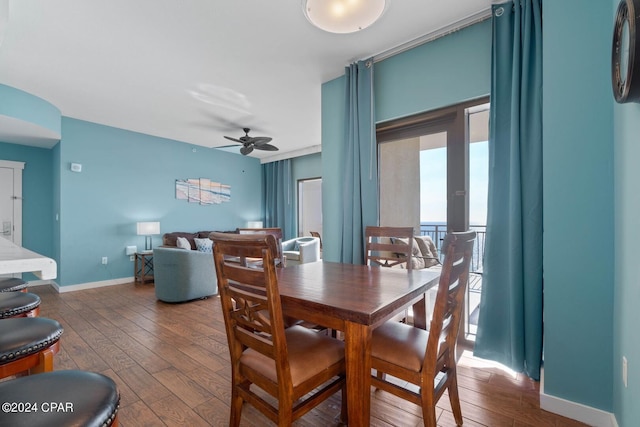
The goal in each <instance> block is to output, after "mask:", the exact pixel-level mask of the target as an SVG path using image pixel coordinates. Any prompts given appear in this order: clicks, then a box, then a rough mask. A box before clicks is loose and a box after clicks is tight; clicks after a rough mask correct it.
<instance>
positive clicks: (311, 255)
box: [282, 237, 320, 265]
mask: <svg viewBox="0 0 640 427" xmlns="http://www.w3.org/2000/svg"><path fill="white" fill-rule="evenodd" d="M282 253H283V255H284V256H285V258H286V260H287V264H288V265H297V264H306V263H308V262H316V261H320V239H318V238H317V237H296V238H295V239H290V240H285V241H284V242H282Z"/></svg>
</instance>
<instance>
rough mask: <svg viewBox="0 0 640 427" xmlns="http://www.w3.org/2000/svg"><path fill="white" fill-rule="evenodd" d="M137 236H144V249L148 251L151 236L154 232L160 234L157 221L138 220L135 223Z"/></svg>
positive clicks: (150, 246) (151, 243)
mask: <svg viewBox="0 0 640 427" xmlns="http://www.w3.org/2000/svg"><path fill="white" fill-rule="evenodd" d="M136 225H137V230H138V233H137V234H138V236H145V239H144V250H145V251H150V250H151V249H152V246H153V242H152V240H151V239H152V238H151V236H152V235H154V234H160V223H159V222H138V223H137V224H136Z"/></svg>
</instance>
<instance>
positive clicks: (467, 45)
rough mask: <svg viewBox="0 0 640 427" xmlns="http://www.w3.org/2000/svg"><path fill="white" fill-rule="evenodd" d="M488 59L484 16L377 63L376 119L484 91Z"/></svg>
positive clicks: (488, 30) (486, 90)
mask: <svg viewBox="0 0 640 427" xmlns="http://www.w3.org/2000/svg"><path fill="white" fill-rule="evenodd" d="M490 60H491V21H490V20H487V21H484V22H482V23H480V24H477V25H474V26H471V27H467V28H465V29H463V30H461V31H458V32H455V33H452V34H450V35H448V36H446V37H442V38H440V39H437V40H435V41H433V42H431V43H425V44H423V45H421V46H418V47H416V48H414V49H411V50H410V51H407V52H404V53H402V54H399V55H395V56H392V57H391V58H388V59H385V60H384V61H380V62H378V63H376V64H375V66H374V89H375V92H374V93H375V103H376V107H375V108H376V122H377V123H380V122H384V121H387V120H391V119H396V118H399V117H405V116H410V115H412V114H416V113H420V112H423V111H429V110H433V109H436V108H440V107H445V106H448V105H452V104H457V103H459V102H462V101H466V100H470V99H475V98H479V97H481V96H486V95H487V94H488V93H489V90H490V83H491V62H490ZM323 151H324V141H323Z"/></svg>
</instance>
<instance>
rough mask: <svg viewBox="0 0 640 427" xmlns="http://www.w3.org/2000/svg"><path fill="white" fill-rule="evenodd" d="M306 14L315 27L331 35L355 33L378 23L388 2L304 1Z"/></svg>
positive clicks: (351, 0)
mask: <svg viewBox="0 0 640 427" xmlns="http://www.w3.org/2000/svg"><path fill="white" fill-rule="evenodd" d="M302 6H303V8H304V14H305V16H306V17H307V19H308V20H309V22H311V23H312V24H313V25H315V26H316V27H318V28H320V29H322V30H324V31H328V32H330V33H341V34H345V33H353V32H356V31H360V30H363V29H365V28H367V27H368V26H370V25H371V24H373V23H374V22H376V21H377V20H378V19H379V18H380V17H381V16H382V14H383V13H384V11H385V9H386V6H387V2H386V0H302Z"/></svg>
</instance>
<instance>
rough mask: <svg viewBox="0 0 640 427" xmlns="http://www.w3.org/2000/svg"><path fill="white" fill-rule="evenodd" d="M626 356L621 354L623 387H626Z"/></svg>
mask: <svg viewBox="0 0 640 427" xmlns="http://www.w3.org/2000/svg"><path fill="white" fill-rule="evenodd" d="M627 372H628V367H627V358H626V357H624V356H622V382H623V383H624V388H627Z"/></svg>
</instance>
